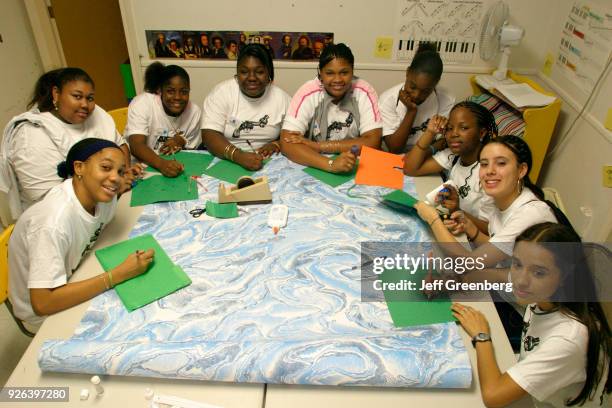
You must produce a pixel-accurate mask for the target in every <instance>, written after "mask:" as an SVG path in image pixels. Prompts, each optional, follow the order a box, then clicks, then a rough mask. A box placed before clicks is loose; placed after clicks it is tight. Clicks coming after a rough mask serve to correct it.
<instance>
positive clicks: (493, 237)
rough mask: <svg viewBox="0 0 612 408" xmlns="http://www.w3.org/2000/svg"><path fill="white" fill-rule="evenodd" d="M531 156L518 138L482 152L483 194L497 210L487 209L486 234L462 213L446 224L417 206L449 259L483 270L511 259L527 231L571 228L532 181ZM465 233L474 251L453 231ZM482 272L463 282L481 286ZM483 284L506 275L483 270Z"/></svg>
mask: <svg viewBox="0 0 612 408" xmlns="http://www.w3.org/2000/svg"><path fill="white" fill-rule="evenodd" d="M531 164H532V159H531V151H530V150H529V146H528V145H527V143H526V142H525V141H524V140H523V139H521V138H519V137H517V136H502V137H497V138H495V139H493V140H491V141H490V142H489V143H487V144H486V145H485V146H484V147H483V148H482V150H481V151H480V170H479V178H480V183H481V185H482V188H483V190H484V192H485V193H486V194H487V195H489V196H490V197H492V199H493V201H494V205H492V206H486V209H485V210H484V211H483V212H484V214H482V215H481V218H483V219H487V220H489V224H488V227H487V229H486V230H485V229H481V227H479V225H477V224H476V223H474V222H473V221H472V220H471V219H470V218H469V217H465V216H464V214H463V212H462V211H455V212H454V213H452V214H451V219H450V220H445V221H442V219H441V218H440V215H439V214H438V211H437V210H436V209H435V208H433V207H431V206H429V205H427V204H425V203H424V202H422V201H419V202H418V203H417V204H416V205H415V208H416V209H417V211H418V214H419V216H420V217H421V218H422V219H423V220H424V221H426V222H427V223H428V224H429V225H430V226H431V229H432V232H433V234H434V236H435V238H436V241H437V242H438V243H440V245H441V247H442V250H444V251H445V253H446V254H447V255H449V256H456V257H465V258H473V260H474V261H476V260H477V259H478V260H479V264H480V263H482V264H484V265H485V267H493V266H495V265H497V264H498V263H499V262H501V261H504V260H506V259H508V258H509V257H510V256H511V255H512V248H513V246H514V240H515V239H516V237H517V236H518V235H519V234H520V233H521V232H523V231H524V230H525V229H527V228H528V227H530V226H532V225H535V224H540V223H542V222H561V223H564V224H569V221H567V218H565V216H564V215H563V213H561V211H559V210H558V209H557V208H556V207H554V206H553V205H552V204H549V203H548V202H546V201H543V197H544V195H543V194H542V190H540V189H539V188H538V187H537V186H535V185H533V183H531V181H530V180H529V176H528V174H529V170H530V169H531ZM449 229H450V230H453V231H456V232H457V231H459V232H465V234H466V235H467V238H468V240H470V241H472V243H473V244H475V245H476V247H477V248H475V249H474V250H473V251H471V252H470V251H467V250H466V249H465V248H463V246H462V245H461V244H459V243H458V242H457V240H456V238H455V237H454V236H453V235H452V234H451V232H450V231H449ZM479 272H480V271H473V273H472V272H470V273H467V274H466V275H464V276H463V279H468V280H469V279H475V280H482V278H483V276H482V274H480V273H479ZM484 272H485V274H484V275H485V278H486V279H488V280H491V281H494V280H499V281H505V280H506V278H507V273H505V272H504V271H503V270H499V271H497V272H499V274H497V273H494V272H495V271H494V270H485V271H484Z"/></svg>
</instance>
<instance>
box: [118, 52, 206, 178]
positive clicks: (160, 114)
mask: <svg viewBox="0 0 612 408" xmlns="http://www.w3.org/2000/svg"><path fill="white" fill-rule="evenodd" d="M144 87H145V91H146V92H144V93H142V94H140V95H138V96H137V97H136V98H134V100H133V101H132V103H130V106H129V108H128V120H127V125H126V127H125V131H124V135H125V137H126V138H127V139H128V140H129V142H130V148H131V150H132V154H133V155H134V157H136V159H138V160H140V161H142V162H144V163H146V164H148V165H150V166H152V167H154V168H156V169H158V170H159V171H160V172H161V173H162V174H163V175H164V176H166V177H176V176H178V175H179V174H180V173H181V172H182V171H183V165H182V164H181V163H179V162H178V161H176V160H170V159H165V158H162V157H160V154H166V155H167V154H171V153H176V152H178V151H180V150H182V149H196V148H197V147H198V146H199V145H200V143H201V141H200V118H201V114H202V111H201V109H200V107H199V106H197V105H195V104H193V103H191V102H190V101H189V93H190V81H189V74H187V71H185V70H184V69H183V68H181V67H179V66H178V65H168V66H164V65H163V64H161V63H159V62H154V63H153V64H151V65H149V67H148V68H147V70H146V71H145V86H144Z"/></svg>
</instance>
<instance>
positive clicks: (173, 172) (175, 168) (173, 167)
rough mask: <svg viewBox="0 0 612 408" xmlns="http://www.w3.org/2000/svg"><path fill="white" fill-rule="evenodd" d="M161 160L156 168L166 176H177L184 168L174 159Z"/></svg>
mask: <svg viewBox="0 0 612 408" xmlns="http://www.w3.org/2000/svg"><path fill="white" fill-rule="evenodd" d="M161 160H162V162H161V165H160V166H159V167H158V168H157V169H158V170H159V171H160V173H161V174H163V175H164V176H166V177H177V176H178V175H179V174H181V173H182V172H183V170H184V168H185V166H183V164H182V163H181V162H178V161H176V160H166V159H161Z"/></svg>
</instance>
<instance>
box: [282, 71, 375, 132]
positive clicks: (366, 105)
mask: <svg viewBox="0 0 612 408" xmlns="http://www.w3.org/2000/svg"><path fill="white" fill-rule="evenodd" d="M352 93H353V94H352V97H353V98H354V99H355V101H356V102H357V107H358V109H359V127H358V126H357V121H356V120H355V118H354V117H353V114H352V113H351V112H347V111H345V110H342V109H341V108H339V107H338V106H337V105H336V104H333V103H331V104H330V105H329V108H328V111H327V123H328V126H327V129H317V128H315V129H314V134H315V135H320V134H326V135H327V136H328V137H327V138H326V140H343V139H347V138H350V139H352V138H357V137H359V136H361V135H362V134H364V133H366V132H368V131H370V130H372V129H377V128H381V127H382V118H381V116H380V111H379V109H378V96H377V95H376V91H375V90H374V88H372V86H371V85H370V84H369V83H367V82H366V81H364V80H362V79H354V80H353V81H352ZM325 96H326V91H325V88H323V84H322V83H321V81H320V80H319V79H313V80H311V81H308V82H306V83H305V84H304V85H302V86H301V87H300V89H298V91H297V92H296V93H295V95H293V98H292V99H291V105H290V106H289V110H288V111H287V116H286V117H285V122H284V123H283V129H285V130H289V131H295V132H300V133H302V134H304V135H306V133H307V131H308V130H309V127H310V126H311V125H312V126H317V124H316V123H314V124H312V119H313V116H314V115H315V110H316V108H317V106H319V104H321V103H322V102H323V100H324V99H325Z"/></svg>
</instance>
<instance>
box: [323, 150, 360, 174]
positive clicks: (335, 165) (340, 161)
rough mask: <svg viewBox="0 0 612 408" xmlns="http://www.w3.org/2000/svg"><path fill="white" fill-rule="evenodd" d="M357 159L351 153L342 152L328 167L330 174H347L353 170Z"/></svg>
mask: <svg viewBox="0 0 612 408" xmlns="http://www.w3.org/2000/svg"><path fill="white" fill-rule="evenodd" d="M355 163H357V158H356V157H355V155H354V154H353V153H351V152H342V153H340V155H339V156H337V157H336V158H335V159H333V161H332V164H331V166H330V169H329V170H330V172H332V173H348V172H350V171H351V170H353V169H354V168H355Z"/></svg>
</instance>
